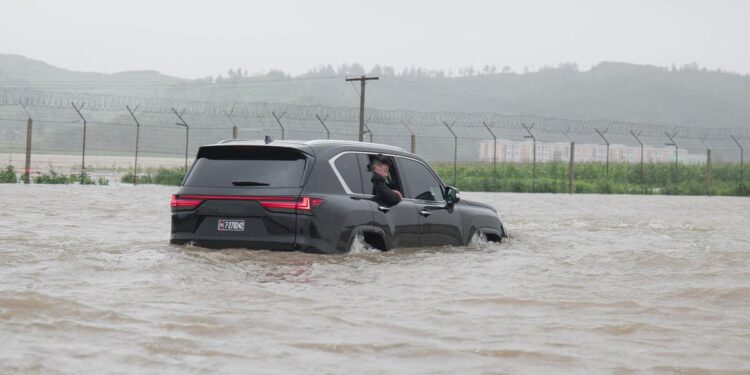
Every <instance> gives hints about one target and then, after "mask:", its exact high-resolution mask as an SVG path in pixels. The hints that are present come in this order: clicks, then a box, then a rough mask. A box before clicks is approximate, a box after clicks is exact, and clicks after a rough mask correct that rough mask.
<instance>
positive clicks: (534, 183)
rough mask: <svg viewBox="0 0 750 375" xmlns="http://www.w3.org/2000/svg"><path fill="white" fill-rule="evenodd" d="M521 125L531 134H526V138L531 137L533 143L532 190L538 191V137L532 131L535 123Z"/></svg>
mask: <svg viewBox="0 0 750 375" xmlns="http://www.w3.org/2000/svg"><path fill="white" fill-rule="evenodd" d="M521 126H523V128H524V129H526V132H527V133H529V135H524V136H523V137H524V138H531V141H532V142H533V143H532V145H533V146H532V149H531V152H532V153H533V154H534V155H533V163H534V164H533V165H532V167H531V192H532V193H533V192H535V191H536V137H535V136H534V134H532V133H531V129H533V128H534V124H531V126H526V124H524V123H521Z"/></svg>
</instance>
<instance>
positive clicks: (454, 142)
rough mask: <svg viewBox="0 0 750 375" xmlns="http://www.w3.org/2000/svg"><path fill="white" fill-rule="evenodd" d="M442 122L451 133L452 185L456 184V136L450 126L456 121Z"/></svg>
mask: <svg viewBox="0 0 750 375" xmlns="http://www.w3.org/2000/svg"><path fill="white" fill-rule="evenodd" d="M443 124H445V127H446V128H448V131H450V132H451V134H453V187H458V186H456V174H457V172H458V136H457V135H456V133H455V132H453V129H452V128H451V127H452V126H453V125H456V122H455V121H453V123H452V124H450V125H448V123H447V122H445V121H443Z"/></svg>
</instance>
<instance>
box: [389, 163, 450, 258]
mask: <svg viewBox="0 0 750 375" xmlns="http://www.w3.org/2000/svg"><path fill="white" fill-rule="evenodd" d="M398 167H399V171H400V174H401V176H403V178H402V184H403V186H404V190H406V191H405V194H404V197H405V198H407V199H404V201H408V202H412V203H413V204H414V205H415V206H416V209H417V214H418V215H417V216H418V218H419V246H443V245H454V246H458V245H463V244H464V241H463V238H462V235H461V232H462V231H461V217H460V214H459V213H458V212H457V211H455V210H453V207H450V206H448V205H447V204H446V201H445V188H444V187H443V184H442V183H441V182H440V180H439V179H438V178H437V176H435V174H434V173H433V172H432V170H431V169H430V168H429V167H427V166H426V165H425V164H423V163H422V162H420V161H417V160H415V159H410V158H405V157H398Z"/></svg>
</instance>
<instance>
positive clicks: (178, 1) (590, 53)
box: [0, 0, 750, 78]
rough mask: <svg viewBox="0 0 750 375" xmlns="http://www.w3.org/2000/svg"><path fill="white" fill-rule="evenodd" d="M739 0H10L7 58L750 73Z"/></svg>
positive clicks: (5, 3)
mask: <svg viewBox="0 0 750 375" xmlns="http://www.w3.org/2000/svg"><path fill="white" fill-rule="evenodd" d="M748 15H750V1H743V0H736V1H730V0H713V1H708V0H706V1H695V0H661V1H659V0H653V1H646V0H576V1H572V0H571V1H561V0H517V1H516V0H513V1H500V0H498V1H490V0H486V1H478V0H460V1H458V0H454V1H435V0H433V1H407V0H371V1H356V0H314V1H313V0H273V1H270V0H269V1H239V0H237V1H230V0H203V1H195V0H127V1H124V0H120V1H116V0H115V1H102V0H99V1H96V0H65V1H60V0H0V53H12V54H20V55H24V56H27V57H31V58H34V59H38V60H43V61H45V62H48V63H50V64H53V65H56V66H59V67H63V68H67V69H71V70H83V71H97V72H104V71H107V72H109V73H112V72H118V71H125V70H142V69H149V70H158V71H160V72H162V73H165V74H169V75H175V76H180V77H186V78H196V77H202V76H206V75H216V74H220V73H221V74H225V73H226V71H227V70H228V69H229V68H235V67H238V66H241V67H242V68H244V69H246V70H248V72H250V73H253V72H265V71H267V70H269V69H281V70H284V71H287V72H290V73H293V74H299V73H303V72H305V71H307V70H308V69H309V68H311V67H313V66H316V65H320V64H331V65H334V66H336V65H339V64H342V63H354V62H358V63H361V64H363V65H364V66H365V67H367V68H369V67H371V66H372V65H374V64H381V65H392V66H395V67H396V68H397V69H400V68H403V67H408V66H420V67H427V68H439V69H444V70H448V69H452V70H453V71H456V70H458V69H459V68H461V67H464V66H469V65H472V66H474V67H477V68H481V67H482V66H484V65H485V64H489V65H496V66H498V68H501V67H503V66H505V65H509V66H510V67H512V68H513V69H514V70H515V71H518V72H521V71H523V69H524V67H525V66H526V67H528V68H529V69H531V70H535V69H537V68H539V67H540V66H543V65H546V64H549V65H557V64H558V63H561V62H576V63H578V64H579V66H580V67H581V68H583V69H588V68H589V67H590V66H591V65H593V64H596V63H598V62H601V61H622V62H632V63H640V64H652V65H659V66H670V65H671V64H673V63H674V64H675V65H678V66H680V65H683V64H687V63H691V62H697V63H698V64H699V65H701V66H707V67H709V68H712V69H713V68H722V69H724V70H729V71H736V72H740V73H750V43H748V36H749V35H750V22H748V19H747V18H748Z"/></svg>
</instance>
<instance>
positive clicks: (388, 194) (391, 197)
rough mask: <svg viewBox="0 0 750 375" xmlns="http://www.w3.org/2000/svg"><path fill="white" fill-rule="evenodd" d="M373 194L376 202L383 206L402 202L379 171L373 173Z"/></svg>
mask: <svg viewBox="0 0 750 375" xmlns="http://www.w3.org/2000/svg"><path fill="white" fill-rule="evenodd" d="M372 195H374V196H375V202H378V204H380V205H383V206H393V205H394V204H397V203H398V202H401V198H400V197H399V196H398V195H397V194H396V193H394V192H393V191H392V190H391V187H390V186H389V185H388V183H387V182H386V181H385V178H384V177H383V176H381V175H379V174H377V173H374V172H373V174H372Z"/></svg>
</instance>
